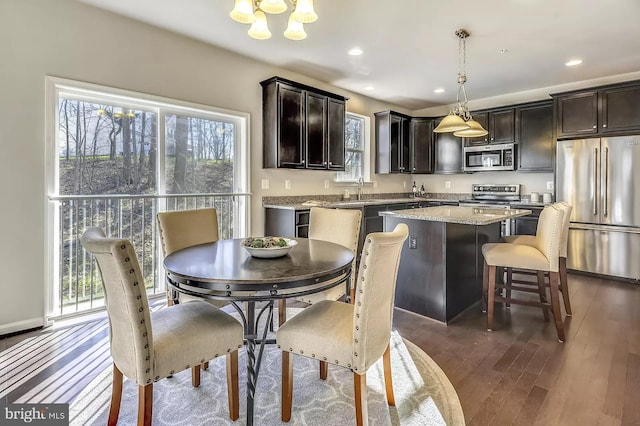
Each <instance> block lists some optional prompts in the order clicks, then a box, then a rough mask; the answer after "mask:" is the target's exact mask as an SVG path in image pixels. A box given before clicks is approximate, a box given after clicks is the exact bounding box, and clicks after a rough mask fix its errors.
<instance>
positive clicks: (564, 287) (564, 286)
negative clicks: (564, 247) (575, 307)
mask: <svg viewBox="0 0 640 426" xmlns="http://www.w3.org/2000/svg"><path fill="white" fill-rule="evenodd" d="M560 291H561V292H562V300H563V301H564V310H565V312H566V313H567V316H571V315H573V313H572V312H571V302H570V301H569V285H568V277H567V258H566V257H561V258H560Z"/></svg>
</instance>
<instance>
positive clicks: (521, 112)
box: [516, 103, 555, 172]
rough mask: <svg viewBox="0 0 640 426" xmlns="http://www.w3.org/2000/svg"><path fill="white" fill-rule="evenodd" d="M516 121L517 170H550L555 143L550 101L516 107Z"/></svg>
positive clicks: (552, 163) (551, 168) (552, 165)
mask: <svg viewBox="0 0 640 426" xmlns="http://www.w3.org/2000/svg"><path fill="white" fill-rule="evenodd" d="M516 122H517V123H516V124H517V126H516V127H517V134H518V148H517V149H518V170H519V171H523V172H552V171H553V168H554V164H555V163H554V156H555V143H554V140H553V106H552V105H551V103H548V104H543V105H532V106H528V107H527V106H525V107H520V108H518V110H517V120H516Z"/></svg>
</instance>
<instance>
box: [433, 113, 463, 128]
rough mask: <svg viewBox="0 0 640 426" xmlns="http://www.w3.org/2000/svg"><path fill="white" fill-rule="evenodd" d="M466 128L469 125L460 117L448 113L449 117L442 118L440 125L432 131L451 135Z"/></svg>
mask: <svg viewBox="0 0 640 426" xmlns="http://www.w3.org/2000/svg"><path fill="white" fill-rule="evenodd" d="M468 128H469V125H468V124H467V123H466V122H465V121H464V119H463V118H462V117H460V116H458V115H455V114H454V113H449V115H447V116H446V117H445V118H443V119H442V121H441V122H440V124H438V127H436V128H435V129H433V131H434V132H435V133H451V132H457V131H459V130H465V129H468Z"/></svg>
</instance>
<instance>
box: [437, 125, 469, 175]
mask: <svg viewBox="0 0 640 426" xmlns="http://www.w3.org/2000/svg"><path fill="white" fill-rule="evenodd" d="M433 135H434V141H433V151H434V166H433V172H434V173H439V174H453V173H462V172H463V155H462V139H460V138H459V137H457V136H453V133H434V134H433Z"/></svg>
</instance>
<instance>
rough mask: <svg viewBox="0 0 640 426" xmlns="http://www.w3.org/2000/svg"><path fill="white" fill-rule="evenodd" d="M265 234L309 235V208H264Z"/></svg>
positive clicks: (280, 235) (281, 235) (282, 235)
mask: <svg viewBox="0 0 640 426" xmlns="http://www.w3.org/2000/svg"><path fill="white" fill-rule="evenodd" d="M264 235H272V236H278V237H285V238H308V237H309V210H291V209H276V208H267V209H264Z"/></svg>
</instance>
